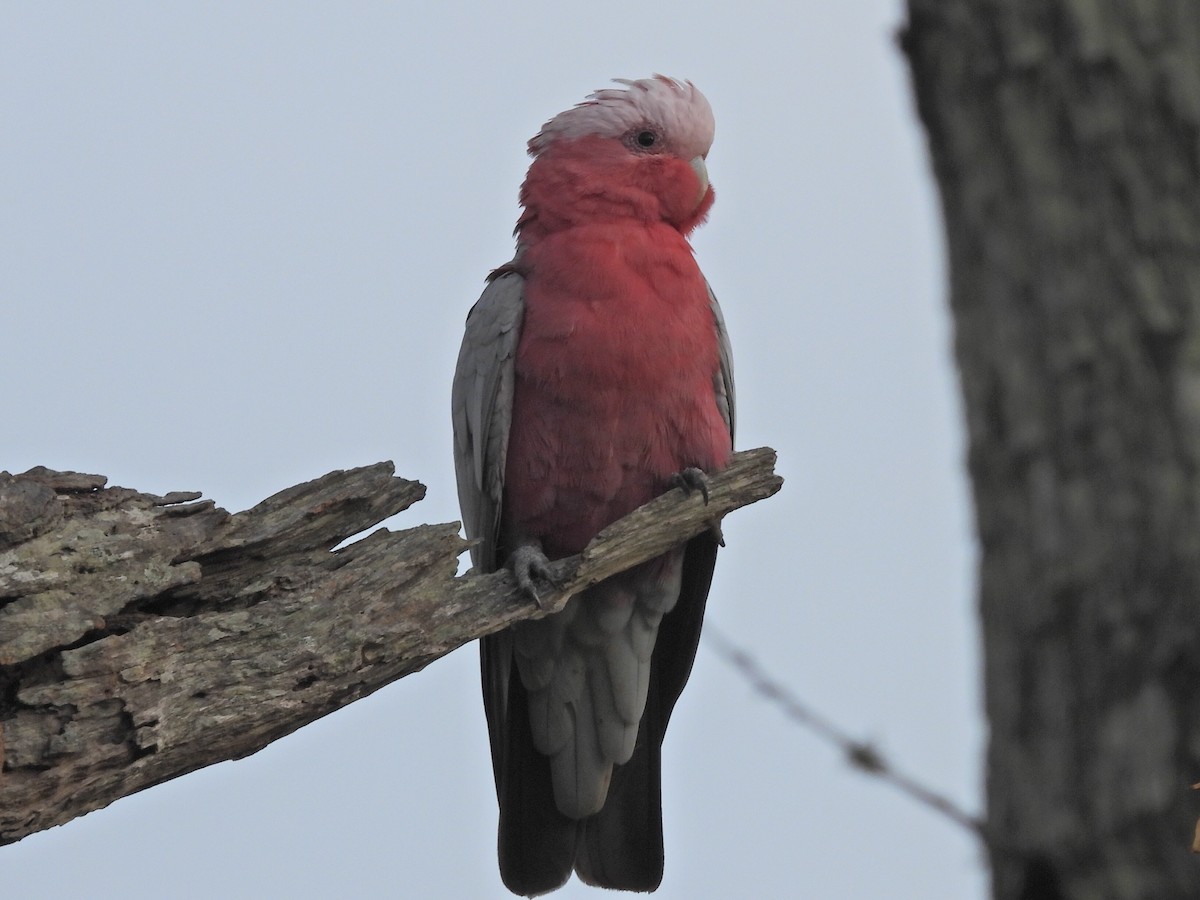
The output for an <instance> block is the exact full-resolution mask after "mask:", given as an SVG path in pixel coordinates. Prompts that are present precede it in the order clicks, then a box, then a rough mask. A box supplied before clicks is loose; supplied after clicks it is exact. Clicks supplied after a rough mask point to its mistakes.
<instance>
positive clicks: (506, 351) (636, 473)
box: [453, 75, 734, 896]
mask: <svg viewBox="0 0 1200 900" xmlns="http://www.w3.org/2000/svg"><path fill="white" fill-rule="evenodd" d="M619 83H620V84H622V85H623V87H622V88H613V89H607V90H599V91H596V92H595V93H594V94H592V95H590V96H589V97H588V99H586V100H584V101H583V102H582V103H580V104H579V105H577V106H575V107H574V108H572V109H569V110H567V111H566V112H563V113H560V114H559V115H557V116H555V117H554V118H553V119H551V120H550V121H549V122H547V123H546V124H545V125H544V126H542V130H541V132H540V133H538V135H537V136H536V137H534V138H533V139H532V140H531V141H530V142H529V154H530V155H531V156H532V157H533V162H532V164H531V165H530V167H529V173H528V175H527V176H526V178H525V183H524V185H523V186H522V187H521V195H520V200H521V205H522V207H523V212H522V214H521V216H520V218H519V219H518V221H517V228H516V234H517V252H516V256H515V257H514V258H513V260H512V261H511V262H509V263H507V264H505V265H503V266H501V267H500V268H498V269H496V270H495V271H493V272H492V273H491V274H490V275H489V276H488V285H487V288H486V289H485V290H484V292H483V296H482V297H480V299H479V301H478V302H477V303H476V304H475V306H474V307H473V308H472V310H471V312H470V314H469V316H468V317H467V326H466V336H465V337H464V338H463V344H462V350H461V352H460V354H459V358H458V369H457V371H456V373H455V376H454V392H453V417H454V448H455V465H456V469H457V473H458V493H459V500H460V503H461V505H462V512H463V520H464V524H465V528H466V532H467V536H468V537H469V538H471V539H474V540H475V541H476V543H475V545H474V548H473V549H472V551H471V552H472V557H473V560H474V563H475V566H476V568H477V570H478V571H481V572H490V571H494V570H496V569H497V568H498V567H500V566H502V565H507V566H508V567H509V568H510V569H512V571H513V573H514V574H515V575H516V577H517V580H518V582H519V583H520V584H521V585H522V586H523V587H524V588H525V589H526V591H527V592H528V593H529V594H530V596H531V597H532V598H533V599H537V593H536V589H537V583H538V582H539V581H542V580H545V579H548V578H549V577H550V573H549V569H548V563H549V560H554V559H559V558H562V557H565V556H569V555H572V554H575V553H578V552H579V551H581V550H582V549H583V548H584V546H585V545H586V544H587V543H588V541H589V540H591V539H592V538H593V537H595V536H596V534H597V533H598V532H599V531H600V530H601V529H602V528H604V527H605V526H606V525H608V524H610V523H611V522H613V521H614V520H616V519H618V518H620V517H621V516H623V515H625V514H626V513H628V512H630V511H632V510H633V509H635V508H636V507H638V506H640V505H641V504H643V503H646V502H647V501H649V500H651V499H653V498H654V497H656V496H658V495H659V494H662V493H663V492H665V491H668V490H671V489H672V488H675V487H681V488H683V489H684V490H687V491H689V492H692V491H693V489H695V488H699V489H700V490H699V491H695V494H696V496H697V498H698V500H697V502H700V500H699V495H700V493H703V494H704V495H705V498H706V497H707V488H706V487H705V484H704V473H705V472H713V471H715V470H719V469H720V468H722V467H723V466H725V465H726V463H727V462H728V460H729V456H730V453H731V452H732V445H733V422H734V403H733V372H732V363H731V358H730V350H729V342H728V339H727V337H726V333H725V323H724V320H723V319H722V316H721V310H720V307H719V306H718V305H717V301H716V298H715V297H714V295H713V293H712V291H711V289H710V288H709V286H708V283H707V281H705V279H704V276H703V275H702V274H701V273H700V269H699V268H698V267H697V265H696V262H695V260H694V258H693V256H692V248H691V245H690V244H689V243H688V240H687V236H688V234H689V233H690V232H691V231H692V229H694V228H695V227H696V226H697V225H699V224H700V223H701V222H702V221H703V220H704V218H705V216H706V215H707V214H708V210H709V208H710V207H711V206H712V202H713V190H712V188H711V187H710V186H709V183H708V173H707V171H706V169H705V157H706V156H707V155H708V150H709V147H710V146H711V144H712V140H713V116H712V110H711V108H710V107H709V105H708V101H707V100H706V99H705V98H704V95H703V94H701V93H700V92H699V91H698V90H696V88H695V87H694V86H693V85H692V84H691V83H690V82H680V81H676V80H674V79H671V78H666V77H663V76H661V75H657V76H655V77H653V78H647V79H643V80H640V81H620V82H619ZM718 538H719V532H718V531H717V530H716V529H715V528H714V529H713V531H712V532H710V533H705V534H702V535H700V536H699V537H696V538H693V539H692V540H691V541H688V542H687V543H686V544H685V545H683V546H680V547H678V548H677V549H675V550H672V551H671V552H669V553H667V554H665V555H664V556H661V557H659V558H658V559H655V560H653V561H651V562H648V563H645V564H643V565H640V566H638V567H636V568H635V569H632V570H630V571H628V572H625V573H624V574H622V575H618V576H615V577H613V578H610V579H608V580H607V581H604V582H602V583H600V584H597V585H595V586H593V587H591V588H588V589H587V590H585V591H583V592H582V593H580V594H578V595H577V596H575V597H573V598H572V599H571V600H570V601H569V602H568V603H567V606H566V608H565V609H563V611H562V612H560V613H557V614H553V615H550V616H547V617H546V618H544V619H540V620H537V621H529V622H524V623H521V624H519V625H516V626H514V627H512V628H510V629H508V630H506V631H503V632H501V633H499V634H494V635H491V636H489V637H485V638H484V639H483V640H482V642H481V655H482V669H483V696H484V705H485V707H486V711H487V721H488V730H489V734H490V737H491V745H492V765H493V769H494V774H495V778H496V792H497V795H498V799H499V803H500V828H499V856H500V871H501V875H502V877H503V879H504V883H505V884H506V885H507V886H508V888H509V889H510V890H512V891H513V892H514V893H517V894H522V895H527V896H533V895H535V894H541V893H545V892H546V891H551V890H554V889H555V888H558V887H560V886H561V885H562V884H564V883H565V882H566V880H567V879H568V878H569V877H570V875H571V871H572V870H574V871H575V872H576V873H578V875H579V877H580V878H581V879H582V880H583V881H585V882H587V883H590V884H595V885H600V886H604V887H610V888H618V889H624V890H637V891H652V890H654V889H655V888H656V887H658V885H659V882H660V881H661V880H662V871H663V843H662V808H661V787H660V773H659V760H660V748H661V745H662V740H663V735H664V732H665V731H666V727H667V719H668V717H669V716H670V714H671V710H672V708H673V707H674V705H675V701H676V700H677V699H678V697H679V693H680V691H682V690H683V686H684V683H685V682H686V681H687V678H688V674H689V673H690V671H691V668H692V660H693V658H694V656H695V653H696V644H697V641H698V640H699V637H700V624H701V619H702V617H703V614H704V603H705V599H706V598H707V595H708V589H709V584H710V582H711V580H712V572H713V564H714V562H715V560H716V554H717V544H718Z"/></svg>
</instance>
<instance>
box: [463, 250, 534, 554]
mask: <svg viewBox="0 0 1200 900" xmlns="http://www.w3.org/2000/svg"><path fill="white" fill-rule="evenodd" d="M500 271H501V272H502V274H499V275H497V276H496V277H494V278H493V279H492V280H491V281H490V282H488V286H487V287H486V288H485V289H484V291H483V294H482V296H480V298H479V300H478V302H476V304H475V305H474V306H473V307H472V308H471V312H470V313H469V314H468V315H467V328H466V334H465V335H464V336H463V342H462V349H460V350H459V353H458V366H457V368H456V369H455V371H454V385H453V389H452V392H451V414H452V419H453V424H454V468H455V472H456V474H457V476H458V502H459V506H460V508H461V509H462V514H463V528H464V530H465V531H466V533H467V538H468V539H469V540H474V541H477V543H476V544H475V546H474V547H473V548H472V549H471V559H472V561H473V562H474V563H475V566H476V567H477V568H478V569H479V570H480V571H482V572H491V571H494V570H495V569H496V567H497V562H498V561H497V560H496V538H497V533H498V530H499V527H500V500H501V496H502V494H503V491H504V466H505V463H506V461H507V456H508V429H509V423H510V422H511V419H512V400H513V390H514V376H513V364H514V360H515V357H516V353H517V342H518V341H519V340H520V336H521V320H522V318H523V317H524V314H525V300H524V285H525V280H524V279H523V278H522V277H521V276H520V275H518V274H517V273H515V272H511V271H504V270H503V269H502V270H500Z"/></svg>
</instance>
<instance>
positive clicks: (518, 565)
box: [505, 544, 560, 609]
mask: <svg viewBox="0 0 1200 900" xmlns="http://www.w3.org/2000/svg"><path fill="white" fill-rule="evenodd" d="M505 565H506V567H507V568H508V570H509V571H510V572H512V573H513V577H514V578H516V579H517V587H519V588H520V589H521V592H522V593H524V594H525V596H527V597H528V598H529V599H530V600H532V601H533V602H534V603H536V604H537V607H538V609H545V608H546V605H545V604H544V603H543V602H542V598H541V596H539V594H538V592H537V586H536V585H535V584H534V580H535V579H539V578H540V579H541V580H542V581H544V582H546V583H547V584H548V585H550V587H552V588H554V589H555V590H559V587H560V586H559V583H558V579H556V578H555V577H554V572H553V570H552V569H551V568H550V560H549V559H547V558H546V554H545V553H543V552H542V548H541V546H540V545H538V544H522V545H521V546H519V547H517V549H516V550H514V551H513V552H512V555H510V556H509V557H508V562H507V563H505Z"/></svg>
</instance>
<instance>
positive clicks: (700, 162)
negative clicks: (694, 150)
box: [688, 156, 708, 203]
mask: <svg viewBox="0 0 1200 900" xmlns="http://www.w3.org/2000/svg"><path fill="white" fill-rule="evenodd" d="M688 165H690V166H691V167H692V171H693V172H695V173H696V177H697V178H699V179H700V195H699V196H698V197H697V198H696V202H697V203H699V202H700V201H701V200H703V199H704V195H705V194H707V193H708V166H706V165H704V157H703V156H697V157H696V158H695V159H693V160H692V161H691V162H690V163H688Z"/></svg>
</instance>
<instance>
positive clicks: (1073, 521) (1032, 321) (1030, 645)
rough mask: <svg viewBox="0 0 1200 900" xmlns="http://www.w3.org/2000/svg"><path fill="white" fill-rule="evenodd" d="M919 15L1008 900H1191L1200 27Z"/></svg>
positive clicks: (1197, 682)
mask: <svg viewBox="0 0 1200 900" xmlns="http://www.w3.org/2000/svg"><path fill="white" fill-rule="evenodd" d="M908 9H909V14H910V20H909V24H908V26H907V29H906V31H905V33H904V35H903V36H902V44H903V47H904V50H905V51H906V53H907V55H908V57H909V61H910V64H911V68H912V75H913V81H914V86H915V92H916V98H917V105H918V109H919V112H920V116H921V118H922V120H923V122H924V124H925V127H926V130H927V133H928V139H929V145H930V148H931V153H932V158H933V168H934V174H935V176H936V179H937V183H938V187H939V188H940V191H941V198H942V205H943V212H944V217H945V227H946V239H947V247H948V255H949V268H950V302H951V306H952V310H953V315H954V322H955V350H956V354H957V358H958V364H959V369H960V373H961V379H962V389H963V395H964V398H965V406H966V417H967V427H968V436H969V467H970V473H971V478H972V481H973V485H974V497H975V506H976V516H977V526H978V533H979V540H980V545H981V553H982V559H981V572H980V596H979V603H980V611H981V615H982V623H983V643H984V654H985V671H984V678H985V696H986V708H987V716H988V720H989V723H990V729H991V731H990V741H989V745H988V751H987V805H988V814H987V821H988V834H989V838H990V852H991V861H992V866H993V896H994V897H996V898H1000V900H1018V898H1021V900H1041V898H1047V900H1049V898H1070V900H1106V898H1113V900H1117V898H1120V900H1135V898H1137V900H1161V898H1167V897H1170V898H1176V897H1178V898H1185V897H1200V865H1198V864H1197V861H1196V859H1195V858H1194V857H1192V856H1191V855H1190V854H1189V853H1188V845H1189V842H1190V840H1191V835H1192V829H1193V824H1194V822H1195V819H1196V817H1197V813H1198V812H1200V802H1198V796H1197V795H1196V794H1195V793H1193V792H1192V791H1190V790H1189V785H1190V784H1191V783H1192V782H1196V781H1200V472H1198V464H1200V315H1198V306H1200V5H1197V4H1195V3H1185V2H1172V0H1146V2H1126V0H909V2H908Z"/></svg>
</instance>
